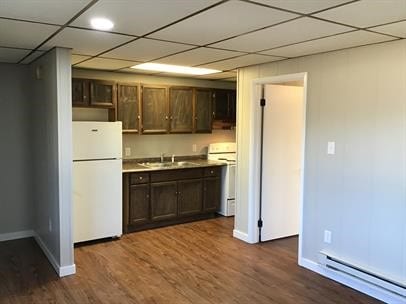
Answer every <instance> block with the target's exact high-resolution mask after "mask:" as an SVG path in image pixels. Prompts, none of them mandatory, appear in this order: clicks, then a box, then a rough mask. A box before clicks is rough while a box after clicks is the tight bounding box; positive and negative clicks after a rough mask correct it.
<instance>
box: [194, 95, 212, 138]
mask: <svg viewBox="0 0 406 304" xmlns="http://www.w3.org/2000/svg"><path fill="white" fill-rule="evenodd" d="M212 94H213V93H212V91H211V90H210V89H195V132H197V133H211V124H212V117H213V113H212V103H213V101H212Z"/></svg>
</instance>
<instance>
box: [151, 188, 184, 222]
mask: <svg viewBox="0 0 406 304" xmlns="http://www.w3.org/2000/svg"><path fill="white" fill-rule="evenodd" d="M177 215H178V202H177V182H176V181H173V182H162V183H152V184H151V219H152V220H153V221H159V220H166V219H171V218H175V217H177Z"/></svg>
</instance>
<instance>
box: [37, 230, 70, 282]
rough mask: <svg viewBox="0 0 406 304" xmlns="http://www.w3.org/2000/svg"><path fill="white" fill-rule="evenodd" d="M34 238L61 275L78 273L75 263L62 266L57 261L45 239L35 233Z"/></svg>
mask: <svg viewBox="0 0 406 304" xmlns="http://www.w3.org/2000/svg"><path fill="white" fill-rule="evenodd" d="M34 238H35V240H36V241H37V243H38V245H39V247H41V249H42V251H43V252H44V254H45V255H46V257H47V258H48V260H49V262H50V263H51V265H52V267H53V268H54V269H55V271H56V273H57V274H58V275H59V277H64V276H68V275H71V274H75V273H76V266H75V264H73V265H68V266H60V265H59V263H58V262H57V261H56V259H55V257H54V255H53V254H52V253H51V251H49V249H48V247H47V246H46V245H45V243H44V241H43V240H42V239H41V237H40V236H39V235H38V234H36V233H35V234H34Z"/></svg>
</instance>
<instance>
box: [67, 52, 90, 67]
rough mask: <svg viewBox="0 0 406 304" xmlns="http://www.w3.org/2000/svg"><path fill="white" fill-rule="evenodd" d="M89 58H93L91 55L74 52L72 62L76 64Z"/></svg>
mask: <svg viewBox="0 0 406 304" xmlns="http://www.w3.org/2000/svg"><path fill="white" fill-rule="evenodd" d="M89 58H91V56H85V55H76V54H72V57H71V63H72V65H74V64H76V63H79V62H81V61H83V60H86V59H89Z"/></svg>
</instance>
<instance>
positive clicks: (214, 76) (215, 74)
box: [197, 72, 237, 79]
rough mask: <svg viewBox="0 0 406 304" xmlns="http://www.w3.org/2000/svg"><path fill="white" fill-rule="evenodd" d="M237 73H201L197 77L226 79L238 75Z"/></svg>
mask: <svg viewBox="0 0 406 304" xmlns="http://www.w3.org/2000/svg"><path fill="white" fill-rule="evenodd" d="M236 75H237V72H222V73H214V74H208V75H201V76H197V78H201V79H225V78H232V77H236Z"/></svg>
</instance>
